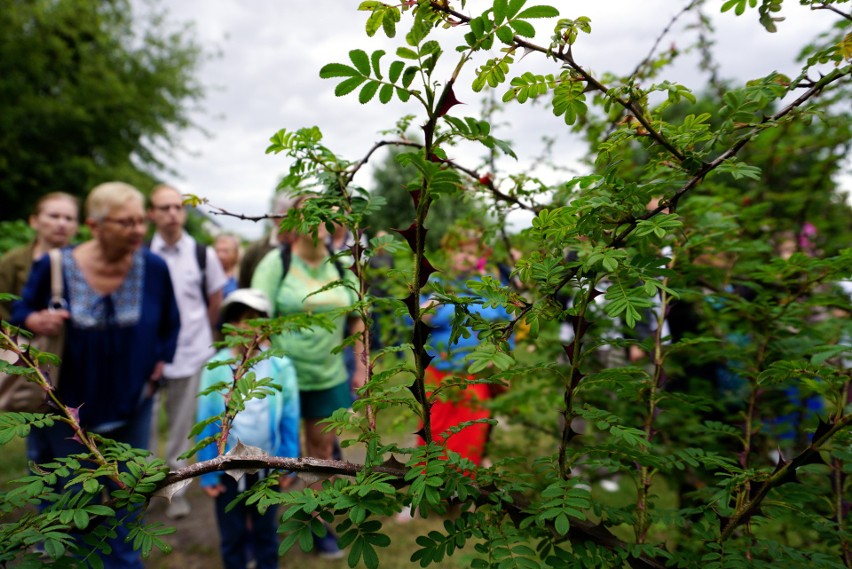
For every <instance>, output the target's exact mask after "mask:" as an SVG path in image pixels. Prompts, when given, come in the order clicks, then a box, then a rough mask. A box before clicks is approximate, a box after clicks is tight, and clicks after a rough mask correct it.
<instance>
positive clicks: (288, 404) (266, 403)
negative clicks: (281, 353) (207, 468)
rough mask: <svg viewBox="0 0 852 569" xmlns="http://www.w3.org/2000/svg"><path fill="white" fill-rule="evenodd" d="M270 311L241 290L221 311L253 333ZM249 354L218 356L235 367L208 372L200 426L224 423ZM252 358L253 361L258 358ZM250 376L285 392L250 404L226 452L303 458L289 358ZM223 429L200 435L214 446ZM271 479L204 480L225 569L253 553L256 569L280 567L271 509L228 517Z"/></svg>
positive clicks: (258, 295) (256, 294)
mask: <svg viewBox="0 0 852 569" xmlns="http://www.w3.org/2000/svg"><path fill="white" fill-rule="evenodd" d="M270 311H271V305H270V302H269V299H268V298H267V297H266V295H265V294H264V293H263V292H261V291H259V290H256V289H237V290H236V291H234V292H233V293H231V294H230V295H228V298H226V299H225V302H224V303H223V305H222V321H223V322H224V323H225V324H231V325H232V326H235V327H238V328H248V327H249V324H248V323H247V321H248V320H251V319H253V318H259V317H268V316H269V314H270ZM262 349H263V350H265V349H266V348H265V347H264V348H262ZM246 350H247V347H246V346H237V347H233V348H223V349H222V350H220V351H219V352H217V353H216V355H215V356H213V358H212V359H211V360H210V363H213V362H227V361H231V362H233V363H231V364H230V365H220V366H218V367H213V368H212V369H210V368H205V370H204V371H203V372H202V374H201V385H200V389H201V393H203V395H201V396H199V398H198V417H197V420H198V421H199V422H201V421H206V420H208V419H210V418H211V417H221V416H222V415H223V414H224V413H225V407H226V406H225V394H226V393H228V390H229V389H230V388H232V387H233V382H234V375H233V374H234V369H235V368H236V366H237V365H238V364H237V362H238V361H239V360H240V359H241V358H242V357H243V356H244V355H246ZM248 355H249V356H250V357H254V356H256V355H258V354H248ZM251 371H252V372H254V374H255V377H256V378H258V379H264V378H271V379H272V380H273V381H274V382H275V385H277V386H278V387H279V388H280V391H274V392H272V393H270V394H268V395H267V396H266V397H264V398H262V399H260V398H253V399H249V400H248V401H246V403H245V410H243V411H241V412H239V413H237V416H236V417H235V418H234V421H233V423H232V425H231V429H230V431H229V433H228V440H227V444H226V447H225V449H226V451H229V450H231V449H232V448H233V447H234V446H236V444H237V442H238V441H240V442H242V443H243V444H245V445H250V446H254V447H258V448H260V449H261V450H263V451H265V452H266V453H268V454H270V455H273V456H283V457H298V456H299V387H298V385H297V384H296V371H295V368H294V367H293V364H292V362H290V360H289V358H286V357H274V356H273V357H269V358H267V359H263V360H261V361H259V362H257V363H256V364H254V366H252V368H251ZM243 377H245V376H243ZM221 429H222V424H221V419H220V420H219V421H216V422H214V423H211V424H209V425H207V426H206V427H205V429H204V430H203V431H202V432H201V433H200V434H199V436H198V440H199V441H202V440H205V439H208V440H209V437H214V436H215V435H216V434H217V433H220V432H221ZM217 455H218V452H217V448H216V444H215V443H210V444H209V445H207V446H205V447H204V448H202V449H201V450H200V451H199V452H198V458H199V460H209V459H212V458H215V457H216V456H217ZM270 475H272V473H271V472H269V471H266V470H260V471H258V472H257V473H256V474H252V475H249V474H246V475H245V476H243V477H242V478H240V480H239V481H235V480H234V479H233V478H231V477H230V476H228V475H226V474H224V473H221V472H213V473H209V474H204V475H202V476H201V487H202V488H203V489H204V492H205V493H206V494H207V495H208V496H210V497H211V498H213V499H215V500H216V520H217V522H218V526H219V534H220V544H221V545H220V548H221V552H222V560H223V563H224V566H225V569H245V567H246V566H247V563H248V558H249V553H250V552H249V548H251V554H253V556H254V560H255V561H256V567H257V569H275V568H276V567H278V542H277V539H276V514H275V508H269V509H268V510H266V513H264V514H261V513H259V512H258V511H257V509H256V508H255V507H253V506H247V505H246V504H245V503H240V504H238V505H236V506H235V507H234V508H232V509H231V510H228V511H226V508H227V506H228V504H230V503H231V502H232V501H233V500H234V499H235V498H236V497H237V495H238V494H239V493H240V492H242V491H243V490H245V489H246V488H248V487H250V486H251V485H252V484H254V483H255V482H257V481H258V480H261V479H263V478H266V477H267V476H270ZM292 481H293V477H292V476H282V477H281V479H280V484H281V487H282V488H285V489H286V488H289V487H290V485H291V483H292Z"/></svg>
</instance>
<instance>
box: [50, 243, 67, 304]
mask: <svg viewBox="0 0 852 569" xmlns="http://www.w3.org/2000/svg"><path fill="white" fill-rule="evenodd" d="M47 254H48V255H50V304H49V305H48V306H49V307H50V308H51V309H53V310H56V309H60V308H68V304H67V303H66V302H65V283H64V281H63V280H62V251H60V250H59V249H51V250H50V251H48V253H47Z"/></svg>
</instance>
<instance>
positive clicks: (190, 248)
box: [0, 182, 365, 568]
mask: <svg viewBox="0 0 852 569" xmlns="http://www.w3.org/2000/svg"><path fill="white" fill-rule="evenodd" d="M298 206H299V202H298V201H297V200H294V199H293V198H292V197H287V198H286V199H284V200H283V201H280V202H279V203H277V204H276V208H277V211H278V212H279V213H281V214H283V213H285V212H286V210H288V209H290V208H292V207H298ZM78 217H79V202H78V200H77V199H76V198H75V197H73V196H71V195H69V194H65V193H52V194H47V195H45V196H44V197H43V198H41V199H40V200H39V201H38V202H37V203H36V206H35V210H34V212H33V215H32V216H31V218H30V220H29V221H30V225H31V227H32V228H33V229H34V230H35V234H36V236H35V239H34V241H33V242H32V243H30V244H28V245H25V246H22V247H19V248H16V249H14V250H11V251H8V252H7V253H6V254H5V255H4V256H3V258H2V260H0V287H2V288H0V290H2V291H3V292H8V293H12V294H15V295H18V296H20V300H19V301H17V302H15V303H14V304H13V303H4V304H3V305H2V306H0V310H2V317H3V319H4V320H7V321H8V322H11V323H12V324H14V325H18V326H22V327H25V328H27V329H28V330H30V331H31V332H33V333H34V334H38V335H43V336H54V335H58V334H60V333H63V334H64V335H65V338H66V344H65V345H66V348H65V350H64V351H63V353H62V354H58V355H60V356H61V357H62V377H61V381H60V382H58V385H57V393H58V396H59V397H60V398H61V400H62V401H63V402H64V403H65V404H67V405H68V406H69V407H71V408H74V409H78V410H79V422H80V425H81V426H82V427H83V428H84V429H86V430H87V431H89V432H93V433H97V434H99V435H102V436H104V437H108V438H110V439H113V440H115V441H118V442H122V443H127V444H130V445H131V446H133V447H136V448H143V449H144V448H149V449H151V450H153V451H154V452H155V453H157V451H158V447H159V443H160V429H161V425H160V421H161V419H160V417H161V414H162V416H163V418H164V425H165V430H166V436H165V437H164V438H165V448H164V450H163V456H164V458H165V460H166V462H167V464H168V466H169V468H170V469H172V470H177V469H180V468H181V467H183V466H186V465H187V464H188V461H189V460H190V457H188V456H186V455H187V451H188V450H189V449H190V447H191V446H192V441H191V440H190V439H189V436H188V435H189V433H190V431H191V429H192V427H193V425H194V424H195V423H196V421H198V420H204V419H206V418H208V417H211V416H216V415H221V414H222V413H223V412H224V403H223V399H222V397H221V395H218V396H217V395H216V394H210V393H208V394H207V395H205V396H204V397H200V398H199V393H200V392H202V391H204V390H205V389H206V388H207V387H209V386H210V385H212V384H215V383H217V382H219V381H221V380H222V379H227V377H224V376H229V375H230V368H229V367H227V366H225V367H218V368H214V369H207V364H208V363H210V362H217V361H220V360H222V359H228V358H230V357H233V356H234V355H236V354H232V353H231V351H230V350H229V349H223V350H220V351H218V352H217V351H215V350H214V348H213V345H214V344H213V340H214V336H215V335H216V334H217V333H218V330H219V329H220V328H221V327H222V325H223V324H230V325H231V326H235V327H239V326H242V325H243V323H244V322H245V321H246V320H247V319H250V318H251V317H257V316H264V317H268V316H276V315H280V314H286V313H292V312H324V311H329V310H335V309H339V308H344V307H346V306H349V305H351V304H353V302H354V298H353V297H352V293H351V291H350V289H348V288H345V287H338V288H332V289H330V290H328V291H325V292H323V293H321V294H317V295H314V296H311V297H310V298H309V300H307V301H305V300H304V299H305V297H306V296H307V295H309V293H311V292H313V291H315V290H317V289H321V288H323V287H324V286H326V285H328V284H330V283H331V282H333V281H336V280H338V279H340V278H341V275H340V274H339V273H338V268H337V264H336V263H332V262H331V260H330V252H329V250H328V248H327V247H326V245H325V241H323V240H321V241H320V242H318V243H315V242H314V241H313V239H312V238H311V237H310V236H303V235H298V234H289V235H286V236H285V235H283V234H282V235H280V236H279V232H278V231H277V228H274V229H273V232H272V235H271V236H270V237H268V238H264V239H262V240H261V241H260V242H258V244H255V245H253V247H252V248H251V250H252V251H251V253H252V254H250V255H246V256H245V257H244V259H243V264H242V266H241V267H240V269H241V270H239V271H238V267H237V263H238V259H239V246H240V243H239V240H238V239H237V238H236V237H234V236H231V235H222V236H219V237H218V238H217V239H216V242H215V246H214V247H207V246H204V245H202V244H200V243H198V242H197V241H196V240H195V239H194V238H193V237H192V236H190V235H189V234H188V233H187V232H186V230H185V225H186V220H187V210H186V208H185V206H184V203H183V197H182V196H181V194H180V192H179V191H178V190H176V189H175V188H173V187H171V186H167V185H160V186H157V187H155V188H154V189H153V190H152V191H151V192H150V195H149V196H148V203H147V207H146V200H145V197H144V196H143V194H142V193H141V192H140V191H138V190H137V189H136V188H133V187H132V186H130V185H128V184H125V183H121V182H111V183H106V184H102V185H99V186H97V187H95V188H94V189H92V190H91V192H90V193H89V195H88V196H87V198H86V201H85V208H84V223H85V225H86V227H87V228H88V229H89V231H90V233H91V236H92V237H91V239H90V240H87V241H85V242H83V243H80V244H78V245H74V246H71V245H70V244H71V241H72V239H73V238H74V236H75V234H76V233H77V228H78ZM149 223H150V224H151V225H152V226H153V229H154V232H153V236H152V237H151V238H150V239H147V240H146V233H147V232H148V227H149ZM279 238H280V240H279ZM51 249H60V250H61V268H62V274H63V277H64V283H65V286H64V296H65V298H64V304H63V306H62V307H59V308H57V307H53V306H49V301H50V293H51V288H50V284H51V272H50V260H49V258H48V256H46V255H45V253H46V252H48V251H49V250H51ZM284 250H286V251H287V255H286V258H287V263H288V266H287V267H285V266H284V265H283V262H284V261H283V260H282V259H283V256H282V251H284ZM253 265H254V266H253ZM255 269H257V270H255ZM252 273H256V274H255V275H254V276H252ZM238 274H239V276H240V279H245V280H244V281H242V282H244V283H248V285H252V286H254V288H248V287H247V286H244V287H243V288H238V286H239V285H238V283H237V275H238ZM344 320H345V319H344V318H340V319H339V321H338V322H337V325H336V328H335V329H334V330H332V331H327V330H325V329H322V328H319V327H317V328H316V329H308V330H304V331H302V332H298V333H296V332H292V333H287V334H281V335H279V336H276V337H274V338H273V339H272V344H273V346H275V347H282V346H283V347H284V349H285V351H286V352H287V353H290V354H292V355H293V356H292V361H291V358H288V357H270V358H269V359H266V360H263V362H262V363H261V364H257V366H256V367H257V369H255V370H253V371H255V372H256V374H257V376H258V377H270V378H272V380H273V381H275V382H276V383H278V384H279V385H280V387H281V388H282V391H281V393H280V395H278V396H274V397H265V398H257V399H251V400H249V402H248V403H247V405H246V409H245V410H244V411H243V412H241V413H240V414H239V415H238V416H237V418H236V420H235V422H234V424H233V427H232V429H231V430H230V436H229V438H228V441H227V448H231V447H232V446H233V445H234V444H235V443H236V440H237V439H239V440H241V441H243V442H244V443H245V444H251V445H252V446H257V447H260V448H262V449H264V450H266V451H267V452H269V453H270V454H274V455H277V456H290V457H297V456H300V455H301V454H302V453H301V452H300V448H299V421H300V420H302V419H303V420H304V423H305V449H304V452H305V453H306V454H307V455H308V456H314V457H317V458H332V454H333V449H334V446H335V445H334V441H335V437H334V435H333V434H330V433H324V432H323V429H322V428H321V427H320V426H319V424H318V423H319V421H321V420H323V419H325V418H328V417H329V416H331V414H332V413H333V412H334V411H335V410H337V409H338V408H341V407H349V406H350V405H351V403H352V392H351V390H352V389H353V388H358V387H360V386H361V385H363V382H364V377H365V370H364V366H363V364H359V365H357V366H356V369H355V371H354V373H353V374H352V377H351V378H350V377H349V376H348V375H347V372H346V369H345V366H344V362H343V356H342V355H340V354H333V353H332V348H334V347H335V346H336V345H338V344H339V343H341V341H342V340H343V333H344V325H345V322H344ZM358 322H360V321H359V320H358V321H356V320H355V319H351V321H350V328H349V331H350V332H357V331H358V330H359V327H358ZM294 346H296V348H294ZM263 349H266V348H265V347H264V348H263ZM356 349H358V348H357V346H356ZM297 377H298V378H299V380H298V382H297V380H296V378H297ZM350 379H351V381H350ZM160 408H162V412H161V411H160ZM209 427H210V428H218V425H214V424H211V425H209ZM209 434H210V433H209V432H207V431H206V432H205V433H202V435H201V438H203V437H204V436H207V435H209ZM199 440H200V439H199ZM82 450H83V449H82V447H81V446H80V445H79V442H78V441H77V440H75V438H74V437H73V433H72V432H71V428H70V427H69V426H68V425H67V424H65V423H61V422H58V423H56V424H55V426H53V427H48V428H45V429H38V430H35V431H34V432H33V433H32V434H31V435H30V437H29V438H28V441H27V454H28V458H29V459H30V460H31V461H32V462H33V463H35V464H39V463H43V462H47V461H50V460H51V459H53V458H57V457H64V456H69V455H71V454H75V453H78V452H80V451H82ZM211 452H212V453H214V454H215V452H216V448H215V446H214V445H210V446H208V447H205V448H204V449H202V451H201V452H200V458H210V457H211V454H210V453H211ZM264 474H265V473H260V474H256V475H253V476H254V478H255V479H256V478H258V477H261V478H262V477H263V475H264ZM290 480H291V478H290V477H287V476H283V477H281V484H282V487H287V486H289V481H290ZM231 482H232V481H231V479H230V478H229V477H218V476H216V475H209V476H207V477H205V478H204V479H202V487H203V488H204V490H205V493H206V494H207V495H209V496H210V497H212V498H214V499H215V500H216V513H217V520H218V524H219V528H220V530H221V532H220V533H221V550H222V556H223V559H224V560H225V565H226V567H229V568H230V567H245V566H246V563H247V562H248V560H249V558H251V559H252V560H253V561H254V563H255V564H256V566H257V567H276V566H277V549H278V548H277V545H275V540H276V533H275V529H276V528H275V524H274V512H273V511H270V512H269V513H268V515H266V516H260V517H257V516H251V515H249V514H248V513H247V512H246V511H244V510H240V511H229V512H226V511H225V506H227V505H228V504H229V503H230V501H231V500H232V499H233V497H234V496H236V493H237V492H238V491H241V490H242V489H244V488H245V485H246V484H247V483H249V484H250V483H252V482H253V480H247V479H245V478H244V479H242V480H241V481H240V482H239V483H234V484H231ZM190 512H191V506H190V502H189V501H188V500H187V499H186V496H185V495H184V492H178V493H177V495H175V496H173V497H172V498H171V500H170V503H169V505H168V507H167V510H166V515H167V516H168V517H170V518H174V519H177V518H181V517H184V516H187V515H189V514H190ZM255 513H256V512H255ZM126 514H127V515H125V516H120V517H119V518H118V519H129V518H128V516H129V517H130V518H133V517H135V516H138V515H139V514H140V512H127V513H126ZM270 516H271V517H270ZM126 537H127V527H126V525H125V524H119V525H118V526H117V527H116V534H115V536H114V537H113V538H111V539H110V550H111V551H110V553H109V554H108V555H104V556H103V561H104V563H105V566H106V567H141V566H142V563H141V559H140V557H139V554H138V553H137V552H134V551H133V548H132V544H131V543H127V542H126V539H125V538H126ZM316 537H317V550H318V551H319V553H321V554H323V555H325V556H338V555H340V550H339V548H338V546H337V542H336V538H335V536H334V535H333V534H332V533H331V532H330V531H327V532H326V534H325V535H323V536H320V535H318V536H316Z"/></svg>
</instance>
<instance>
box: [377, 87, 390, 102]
mask: <svg viewBox="0 0 852 569" xmlns="http://www.w3.org/2000/svg"><path fill="white" fill-rule="evenodd" d="M392 98H393V85H382V89H381V90H380V91H379V101H381V102H382V104H387V103H389V102H390V100H391V99H392Z"/></svg>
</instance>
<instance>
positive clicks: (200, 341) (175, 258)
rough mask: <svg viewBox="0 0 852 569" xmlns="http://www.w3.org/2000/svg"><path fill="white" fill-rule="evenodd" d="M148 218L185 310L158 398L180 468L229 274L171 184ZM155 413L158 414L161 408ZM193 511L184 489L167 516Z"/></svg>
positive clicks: (170, 453) (171, 454) (170, 452)
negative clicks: (191, 230)
mask: <svg viewBox="0 0 852 569" xmlns="http://www.w3.org/2000/svg"><path fill="white" fill-rule="evenodd" d="M149 200H150V206H149V207H148V218H149V219H150V220H151V221H152V222H153V223H154V225H155V227H156V233H155V234H154V238H153V239H152V240H151V245H150V247H151V251H152V252H154V253H156V254H157V255H159V256H161V257H162V258H163V259H165V261H166V264H167V265H168V266H169V273H170V275H171V278H172V283H173V285H174V290H175V298H176V299H177V305H178V311H179V312H180V323H181V326H180V336H178V347H177V352H176V353H175V357H174V360H173V361H172V363H171V364H168V365H166V366H165V369H164V370H163V378H164V380H165V381H163V382H162V387H163V388H165V393H164V394H163V393H162V392H161V395H160V396H159V397H158V399H162V397H163V395H165V409H166V417H167V423H168V436H167V442H166V463H167V464H168V466H169V468H170V469H172V470H176V469H178V468H180V467H182V466H185V465H186V464H187V462H186V461H185V460H183V461H179V460H178V456H180V455H181V454H183V453H184V452H186V451H187V450H189V447H190V441H189V439H188V436H189V432H190V430H191V429H192V426H193V424H194V418H195V407H196V399H195V398H196V395H197V394H198V385H199V378H200V376H201V370H202V368H203V366H204V364H205V362H206V361H207V360H208V359H210V357H212V356H213V354H214V350H213V348H212V346H211V344H212V342H213V327H214V326H215V325H216V320H217V318H218V313H219V305H220V304H221V303H222V289H223V287H224V286H225V282H226V281H227V277H226V276H225V271H224V270H223V269H222V264H221V263H220V262H219V258H218V257H217V256H216V252H215V251H214V250H213V249H212V248H211V247H201V246H199V245H198V244H197V243H196V241H195V239H193V238H192V237H191V236H189V235H188V234H187V233H186V231H184V225H185V224H186V208H185V207H184V205H183V197H182V196H181V194H180V192H178V191H177V190H176V189H174V188H172V187H171V186H166V185H161V186H157V187H155V188H154V189H153V190H152V191H151V195H150V197H149ZM154 417H155V418H156V417H157V414H156V412H155V414H154ZM156 426H157V425H156V420H155V421H154V428H153V429H152V439H151V445H152V448H153V449H154V450H156V449H157V442H158V439H157V436H156V431H157V428H156ZM189 513H190V506H189V502H188V501H187V500H186V498H185V496H184V494H183V492H179V493H178V495H175V496H174V497H172V500H171V502H170V503H169V507H168V509H167V510H166V515H167V516H168V517H170V518H172V519H176V518H182V517H184V516H186V515H188V514H189Z"/></svg>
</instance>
